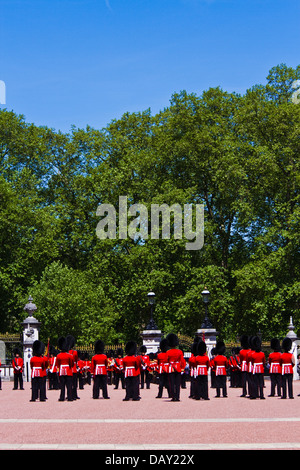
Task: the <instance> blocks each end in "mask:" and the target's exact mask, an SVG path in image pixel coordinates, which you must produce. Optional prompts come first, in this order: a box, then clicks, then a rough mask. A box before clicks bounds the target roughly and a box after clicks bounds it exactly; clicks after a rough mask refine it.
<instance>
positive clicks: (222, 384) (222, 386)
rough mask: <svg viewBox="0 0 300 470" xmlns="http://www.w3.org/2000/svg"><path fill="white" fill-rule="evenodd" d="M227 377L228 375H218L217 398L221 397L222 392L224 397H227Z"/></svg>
mask: <svg viewBox="0 0 300 470" xmlns="http://www.w3.org/2000/svg"><path fill="white" fill-rule="evenodd" d="M226 379H227V376H226V375H216V389H217V397H219V396H220V393H221V390H222V395H223V397H227V383H226Z"/></svg>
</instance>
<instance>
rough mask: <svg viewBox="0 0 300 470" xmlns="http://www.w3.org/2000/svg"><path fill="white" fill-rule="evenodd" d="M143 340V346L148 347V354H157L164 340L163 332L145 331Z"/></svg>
mask: <svg viewBox="0 0 300 470" xmlns="http://www.w3.org/2000/svg"><path fill="white" fill-rule="evenodd" d="M141 336H142V338H143V346H146V348H147V352H146V354H150V353H157V351H158V349H159V345H160V342H161V338H162V332H161V331H160V330H144V331H143V332H142V334H141Z"/></svg>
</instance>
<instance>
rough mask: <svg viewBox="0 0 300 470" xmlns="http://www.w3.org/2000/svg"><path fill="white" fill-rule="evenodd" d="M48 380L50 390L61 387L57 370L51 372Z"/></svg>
mask: <svg viewBox="0 0 300 470" xmlns="http://www.w3.org/2000/svg"><path fill="white" fill-rule="evenodd" d="M48 380H49V390H57V389H58V388H59V386H58V376H57V373H56V372H49V373H48Z"/></svg>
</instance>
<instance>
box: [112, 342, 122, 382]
mask: <svg viewBox="0 0 300 470" xmlns="http://www.w3.org/2000/svg"><path fill="white" fill-rule="evenodd" d="M113 367H114V383H115V387H114V388H115V389H116V390H117V389H118V388H119V382H120V381H121V386H122V389H125V377H124V366H123V350H122V348H118V350H117V357H115V359H114V363H113Z"/></svg>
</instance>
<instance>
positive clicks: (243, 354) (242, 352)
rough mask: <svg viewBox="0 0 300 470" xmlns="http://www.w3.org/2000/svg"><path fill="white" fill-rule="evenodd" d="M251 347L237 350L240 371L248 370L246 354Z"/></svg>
mask: <svg viewBox="0 0 300 470" xmlns="http://www.w3.org/2000/svg"><path fill="white" fill-rule="evenodd" d="M250 351H251V349H241V350H240V352H239V357H240V363H241V371H242V372H248V362H247V356H248V353H249V352H250Z"/></svg>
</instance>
